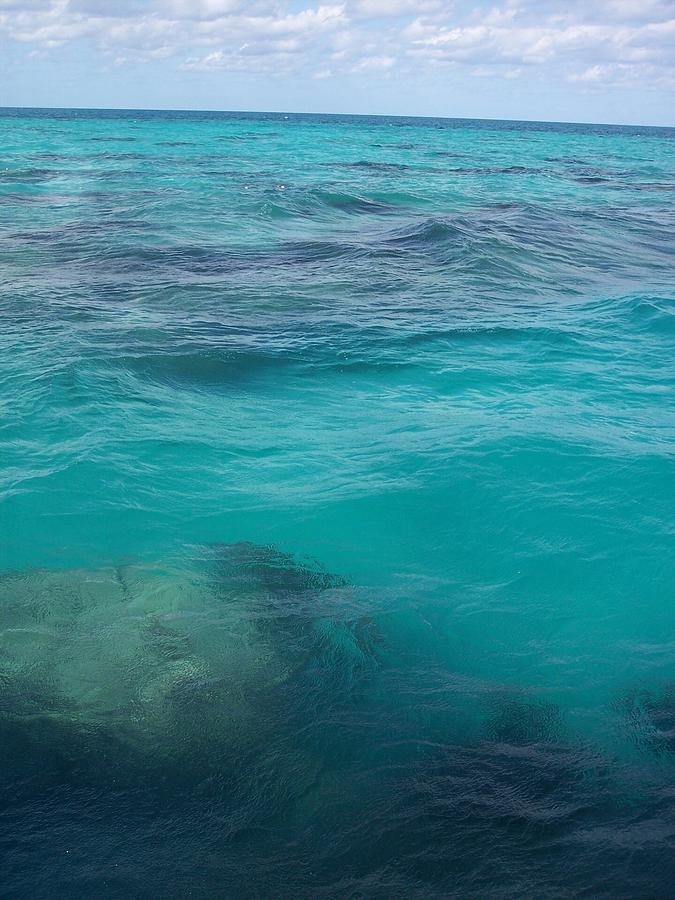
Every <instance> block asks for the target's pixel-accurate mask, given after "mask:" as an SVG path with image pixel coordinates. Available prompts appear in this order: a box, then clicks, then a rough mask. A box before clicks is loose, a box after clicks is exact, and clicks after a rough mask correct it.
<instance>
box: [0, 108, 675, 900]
mask: <svg viewBox="0 0 675 900" xmlns="http://www.w3.org/2000/svg"><path fill="white" fill-rule="evenodd" d="M0 130H1V133H2V145H1V146H2V150H1V154H0V271H1V272H2V278H1V280H0V316H1V322H2V329H1V333H0V390H1V393H0V501H1V502H0V784H1V794H0V796H1V798H2V799H1V801H0V856H1V857H2V859H3V864H2V881H1V882H0V896H2V897H7V898H12V900H23V898H30V900H43V898H44V900H52V898H68V900H74V898H83V900H85V898H86V900H89V898H93V897H95V898H97V900H100V898H120V900H121V898H124V900H130V898H132V900H135V898H153V900H154V898H157V897H162V898H169V900H171V898H188V897H189V898H204V900H214V898H215V900H218V898H228V900H229V898H237V900H239V898H242V900H248V898H261V900H267V898H274V900H285V898H288V900H291V898H293V900H301V898H311V900H320V898H328V900H333V898H336V900H348V898H349V900H357V898H361V900H366V898H367V900H371V898H377V900H389V898H405V900H415V898H419V900H427V898H462V900H463V898H477V900H478V898H480V900H486V898H490V900H492V898H503V900H510V898H518V900H522V898H536V900H547V898H575V897H593V898H612V900H617V898H633V900H634V898H653V900H657V898H670V897H672V896H673V884H674V883H675V590H674V588H675V577H674V576H675V566H674V561H675V202H674V201H675V129H666V128H661V129H658V128H640V127H618V126H616V127H615V126H594V125H565V124H550V123H533V122H500V121H473V120H452V119H415V118H385V117H372V118H370V117H363V116H360V117H359V116H354V117H349V116H318V115H292V114H288V115H281V114H255V113H206V112H203V113H202V112H199V113H197V112H195V113H191V112H141V111H84V110H11V109H5V110H0Z"/></svg>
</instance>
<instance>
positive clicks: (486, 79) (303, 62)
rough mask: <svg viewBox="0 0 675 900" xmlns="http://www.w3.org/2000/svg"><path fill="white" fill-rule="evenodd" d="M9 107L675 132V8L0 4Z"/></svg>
mask: <svg viewBox="0 0 675 900" xmlns="http://www.w3.org/2000/svg"><path fill="white" fill-rule="evenodd" d="M0 105H4V106H92V107H153V108H194V109H256V110H278V111H308V112H313V111H316V112H354V113H383V114H404V115H439V116H477V117H490V118H522V119H554V120H564V121H570V120H572V121H590V122H621V123H639V124H657V125H658V124H663V125H675V0H639V2H638V0H584V2H581V0H497V2H495V3H492V2H489V3H487V2H481V0H474V2H466V0H456V2H445V0H343V2H339V0H318V2H311V0H289V2H283V0H251V2H239V0H0Z"/></svg>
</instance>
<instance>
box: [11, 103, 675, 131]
mask: <svg viewBox="0 0 675 900" xmlns="http://www.w3.org/2000/svg"><path fill="white" fill-rule="evenodd" d="M0 110H24V111H30V110H33V111H39V110H50V111H53V112H70V111H81V112H149V113H163V112H164V113H172V112H174V113H220V114H236V115H258V116H260V115H263V116H331V117H334V118H340V117H344V116H349V117H351V118H354V119H420V120H429V119H431V120H433V119H436V120H438V119H440V120H441V121H448V122H514V123H517V124H527V125H594V126H599V127H610V128H653V129H666V130H670V131H675V124H673V125H641V124H639V123H621V122H590V121H586V122H583V121H574V122H573V121H566V120H564V119H499V118H497V117H494V116H448V115H443V116H438V115H437V116H432V115H427V116H421V115H409V114H407V113H396V114H387V113H345V112H304V111H297V110H296V111H293V110H278V111H277V110H264V109H258V110H256V109H212V108H198V107H168V106H167V107H151V106H13V105H12V106H4V105H0Z"/></svg>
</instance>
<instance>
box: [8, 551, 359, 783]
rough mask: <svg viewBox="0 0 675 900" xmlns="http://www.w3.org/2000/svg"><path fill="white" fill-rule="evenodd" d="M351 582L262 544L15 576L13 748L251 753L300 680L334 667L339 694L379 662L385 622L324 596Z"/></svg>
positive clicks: (78, 752) (151, 757) (160, 754)
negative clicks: (337, 609)
mask: <svg viewBox="0 0 675 900" xmlns="http://www.w3.org/2000/svg"><path fill="white" fill-rule="evenodd" d="M205 561H206V562H207V565H204V562H205ZM345 587H346V582H345V581H344V580H343V579H341V578H339V577H337V576H332V575H330V574H328V573H325V572H323V571H322V570H320V569H319V568H318V567H309V566H307V565H303V564H300V563H298V562H297V561H296V560H295V559H294V557H292V556H290V555H289V554H284V553H281V552H280V551H278V550H276V549H274V548H271V547H260V546H257V545H254V544H250V543H246V544H235V545H218V546H215V547H210V548H207V551H205V553H204V554H203V555H202V557H201V558H199V559H197V560H196V561H195V560H193V561H191V563H190V564H187V565H182V566H178V565H174V566H169V567H163V566H148V565H130V566H126V567H117V568H114V569H102V570H99V571H84V570H72V571H62V572H53V571H32V572H23V573H17V574H10V575H6V576H5V577H4V578H2V580H0V608H1V609H2V610H3V619H2V626H1V627H0V688H1V690H0V734H1V735H2V737H3V744H4V746H5V747H6V748H8V747H13V748H14V751H13V755H14V756H15V757H16V756H17V754H16V748H17V747H19V746H24V745H26V746H28V745H35V744H36V743H37V744H39V745H40V748H41V749H40V750H39V751H37V750H36V752H37V753H38V755H41V754H44V755H46V756H49V754H52V755H53V754H57V755H58V754H60V755H61V757H64V758H69V759H75V758H78V761H79V762H80V763H82V762H83V761H86V760H87V759H94V758H96V756H97V754H100V753H101V752H104V753H105V756H106V757H110V755H111V754H112V755H113V756H114V757H115V758H116V759H117V760H118V761H119V760H122V759H127V758H129V757H130V756H136V757H138V758H140V759H142V760H144V765H146V766H151V765H153V764H162V765H163V764H165V763H167V762H169V761H174V762H177V761H179V760H180V759H183V758H184V759H189V761H190V765H191V766H197V765H198V761H199V758H200V756H201V757H204V758H205V759H206V758H208V759H210V760H213V759H214V758H215V757H214V754H215V756H217V755H218V754H222V753H236V754H241V753H245V752H247V751H248V750H250V749H251V748H253V747H255V746H258V745H259V744H260V742H261V741H263V740H264V739H265V732H266V729H272V728H274V727H276V726H277V725H278V719H279V718H280V713H279V710H280V707H281V706H282V705H283V704H284V702H287V699H286V700H285V699H284V691H286V692H288V690H289V688H288V685H289V683H291V682H293V680H294V679H295V680H296V681H297V680H299V679H305V680H307V682H308V684H309V683H311V682H316V681H317V678H316V676H317V674H320V676H321V677H320V679H319V681H325V684H324V685H323V686H322V690H329V689H331V688H333V689H334V688H335V686H336V683H337V682H341V683H342V684H343V685H347V686H348V685H349V684H351V682H352V681H353V680H354V678H355V676H356V673H357V672H358V671H359V670H360V669H362V668H363V667H364V666H365V665H366V664H367V662H368V660H369V657H370V651H371V649H372V641H371V640H370V638H371V633H372V628H370V627H369V625H368V623H364V622H356V623H355V624H354V625H353V626H352V625H351V624H350V623H349V622H345V621H338V620H332V619H331V618H330V616H329V615H327V612H328V609H327V604H325V603H324V604H323V607H322V604H321V603H319V595H321V594H323V593H325V592H327V591H329V590H330V589H333V588H345ZM329 674H331V676H332V677H328V676H329ZM307 689H308V686H307V687H306V686H304V685H303V686H302V690H300V686H297V685H296V688H295V690H294V691H293V692H292V693H293V695H294V696H297V695H298V694H299V693H302V692H306V690H307ZM36 759H37V757H36Z"/></svg>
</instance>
